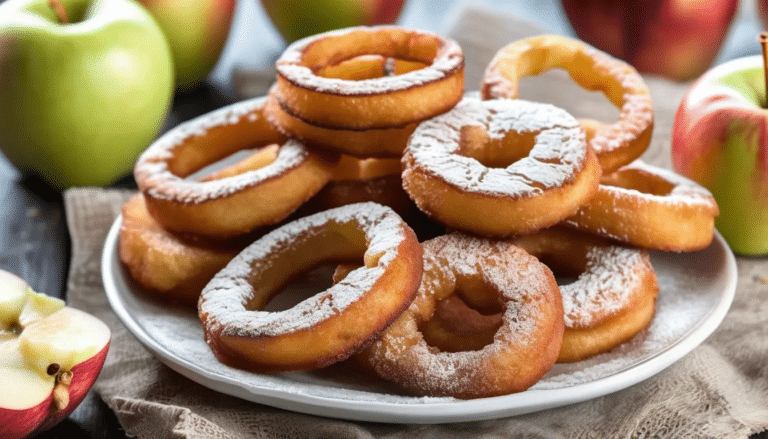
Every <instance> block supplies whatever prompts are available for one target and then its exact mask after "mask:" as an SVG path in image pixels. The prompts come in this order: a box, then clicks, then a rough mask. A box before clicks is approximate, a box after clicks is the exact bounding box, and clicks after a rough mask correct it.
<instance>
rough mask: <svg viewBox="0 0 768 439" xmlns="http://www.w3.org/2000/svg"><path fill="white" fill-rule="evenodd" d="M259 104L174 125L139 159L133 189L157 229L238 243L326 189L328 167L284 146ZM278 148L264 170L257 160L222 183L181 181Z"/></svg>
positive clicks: (295, 145)
mask: <svg viewBox="0 0 768 439" xmlns="http://www.w3.org/2000/svg"><path fill="white" fill-rule="evenodd" d="M264 102H265V99H264V98H258V99H253V100H248V101H243V102H240V103H237V104H233V105H229V106H227V107H224V108H221V109H219V110H216V111H214V112H212V113H208V114H206V115H203V116H200V117H198V118H196V119H193V120H191V121H188V122H185V123H183V124H180V125H178V126H176V127H175V128H173V129H171V130H170V131H169V132H167V133H166V134H164V135H163V136H161V137H160V138H159V139H158V140H157V141H156V142H154V143H153V144H152V145H151V146H150V147H149V148H148V149H147V150H146V151H145V152H144V153H143V154H142V155H141V156H140V157H139V160H138V162H137V163H136V167H135V169H134V176H135V178H136V183H137V184H138V186H139V189H140V190H141V192H142V193H143V194H144V197H145V200H146V203H147V208H148V209H149V212H150V213H151V214H152V216H153V217H154V218H155V219H157V221H158V222H160V223H161V224H162V225H163V226H164V227H166V228H168V229H169V230H172V231H175V232H186V233H194V234H200V235H206V236H211V237H216V238H221V237H231V236H235V235H240V234H244V233H248V232H250V231H252V230H255V229H257V228H259V227H261V226H265V225H270V224H275V223H277V222H279V221H280V220H282V219H284V218H285V217H286V216H288V215H289V214H290V213H291V212H293V211H294V210H296V209H297V208H298V207H299V206H300V205H301V204H302V203H304V202H305V201H306V200H307V199H309V198H310V197H311V196H312V195H314V194H315V193H317V191H319V190H320V188H322V187H323V185H325V183H327V182H328V180H329V179H330V177H331V173H332V169H333V163H332V162H328V161H327V160H326V158H324V157H321V156H319V155H317V154H313V153H310V152H309V151H308V150H307V149H306V148H305V147H304V145H302V144H301V143H300V142H299V141H297V140H293V139H291V140H286V137H285V136H284V135H282V134H281V133H280V132H279V131H278V130H276V129H275V128H274V127H272V125H271V124H270V123H269V122H268V121H267V120H266V119H265V118H264V117H263V115H262V108H263V105H264ZM276 143H277V144H280V146H279V148H278V150H277V154H276V157H275V160H274V161H273V162H272V163H269V164H267V165H266V166H263V162H262V161H261V160H256V161H254V163H252V164H253V165H254V166H253V167H252V168H250V169H249V166H244V165H241V166H239V167H236V168H237V171H236V172H231V173H230V175H226V176H224V177H223V178H216V179H207V180H204V181H193V180H189V179H185V177H187V176H189V175H191V174H193V173H195V172H197V171H198V170H200V169H202V168H204V167H206V166H208V165H210V164H212V163H215V162H217V161H218V160H221V159H223V158H225V157H228V156H230V155H231V154H233V153H235V152H238V151H241V150H245V149H251V148H260V147H263V146H267V145H271V144H276Z"/></svg>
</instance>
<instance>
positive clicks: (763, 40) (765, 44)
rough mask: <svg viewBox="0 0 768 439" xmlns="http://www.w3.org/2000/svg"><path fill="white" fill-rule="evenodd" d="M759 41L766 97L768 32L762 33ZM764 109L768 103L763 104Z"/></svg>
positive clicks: (767, 89)
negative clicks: (761, 51)
mask: <svg viewBox="0 0 768 439" xmlns="http://www.w3.org/2000/svg"><path fill="white" fill-rule="evenodd" d="M758 40H759V41H760V46H761V47H762V49H763V78H764V80H765V93H763V96H766V93H768V32H760V36H759V37H758ZM762 107H763V108H768V101H766V102H763V105H762Z"/></svg>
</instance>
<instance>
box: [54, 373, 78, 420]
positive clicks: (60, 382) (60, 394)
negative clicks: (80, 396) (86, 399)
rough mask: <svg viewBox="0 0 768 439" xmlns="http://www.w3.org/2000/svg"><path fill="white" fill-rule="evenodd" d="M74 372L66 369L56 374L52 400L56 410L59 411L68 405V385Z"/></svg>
mask: <svg viewBox="0 0 768 439" xmlns="http://www.w3.org/2000/svg"><path fill="white" fill-rule="evenodd" d="M73 377H74V374H73V373H72V371H70V370H67V371H64V372H61V373H59V374H58V375H56V386H55V387H54V388H53V402H54V404H55V405H56V410H58V411H61V410H64V409H65V408H67V406H68V405H69V385H70V384H71V383H72V378H73Z"/></svg>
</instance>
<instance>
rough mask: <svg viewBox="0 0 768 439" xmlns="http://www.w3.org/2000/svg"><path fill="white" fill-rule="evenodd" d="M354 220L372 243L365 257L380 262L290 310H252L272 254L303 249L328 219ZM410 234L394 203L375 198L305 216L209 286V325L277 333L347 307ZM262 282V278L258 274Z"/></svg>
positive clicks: (249, 333)
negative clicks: (255, 286)
mask: <svg viewBox="0 0 768 439" xmlns="http://www.w3.org/2000/svg"><path fill="white" fill-rule="evenodd" d="M329 222H334V223H338V224H346V223H354V224H356V226H357V227H358V229H359V230H360V231H361V232H362V233H364V235H365V239H366V241H367V243H368V248H367V251H366V254H365V256H364V258H365V259H366V260H368V259H373V260H374V261H375V265H373V266H371V267H369V268H366V267H361V268H358V269H356V270H354V271H352V272H351V273H350V274H349V275H348V276H347V277H346V278H345V279H344V280H343V281H342V282H339V283H337V284H336V285H334V286H332V287H331V288H329V289H328V290H326V291H324V292H321V293H318V294H316V295H314V296H312V297H310V298H308V299H306V300H304V301H302V302H301V303H299V304H298V305H296V306H294V307H292V308H290V309H287V310H285V311H277V312H266V311H258V310H249V309H247V303H248V302H249V301H250V300H251V299H252V297H253V294H254V289H253V285H252V284H251V283H250V281H249V279H251V278H252V277H254V273H262V272H266V271H267V270H269V269H270V264H271V262H270V261H271V260H272V259H271V257H272V256H273V255H275V254H277V253H280V252H285V251H311V250H310V249H308V248H302V243H306V242H307V241H308V240H309V239H311V237H312V236H313V235H317V234H321V233H323V231H324V228H325V226H326V224H328V223H329ZM404 239H405V234H404V231H403V226H402V220H400V218H399V217H398V216H397V215H396V214H395V213H394V212H393V211H392V210H391V209H389V208H387V207H384V206H381V205H379V204H375V203H360V204H353V205H348V206H344V207H340V208H337V209H332V210H328V211H325V212H320V213H318V214H315V215H311V216H308V217H304V218H301V219H299V220H296V221H294V222H292V223H289V224H287V225H285V226H283V227H280V228H278V229H276V230H274V231H273V232H271V233H269V234H267V235H265V236H264V237H262V238H261V239H259V240H257V241H256V242H254V243H253V244H251V245H250V246H248V247H247V248H246V249H245V250H243V251H242V252H241V253H240V254H239V255H238V256H236V257H235V258H234V259H233V260H232V261H231V262H230V263H229V264H228V265H227V266H226V267H225V268H224V269H223V270H222V271H221V272H219V273H218V274H217V275H216V276H215V277H214V278H213V279H212V280H211V282H210V283H209V284H208V285H207V286H206V287H205V288H204V290H203V292H202V294H201V298H200V302H199V309H200V313H201V315H203V314H204V315H207V316H208V329H209V330H211V331H214V332H221V333H222V334H223V335H233V336H243V337H258V336H276V335H281V334H287V333H290V332H294V331H299V330H302V329H307V328H310V327H312V326H314V325H316V324H318V323H319V322H321V321H323V320H325V319H327V318H329V317H330V316H332V315H335V314H338V313H341V312H343V311H344V310H345V309H346V308H347V307H348V306H349V305H350V304H351V303H353V302H355V301H356V300H358V299H359V297H360V296H362V294H364V293H365V292H366V291H367V290H369V289H370V288H371V286H372V285H373V284H374V283H375V282H376V281H377V280H378V279H379V277H381V275H382V274H383V273H384V271H385V270H386V268H387V266H388V265H389V264H390V263H391V261H392V260H393V259H394V258H395V257H397V248H398V246H399V245H400V243H401V242H402V241H403V240H404ZM254 281H258V279H254Z"/></svg>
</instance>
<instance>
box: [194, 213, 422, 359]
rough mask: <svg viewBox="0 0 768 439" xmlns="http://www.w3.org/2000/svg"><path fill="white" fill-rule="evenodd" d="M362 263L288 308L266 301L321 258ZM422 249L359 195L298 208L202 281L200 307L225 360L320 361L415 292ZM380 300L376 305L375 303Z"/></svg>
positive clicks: (369, 335)
mask: <svg viewBox="0 0 768 439" xmlns="http://www.w3.org/2000/svg"><path fill="white" fill-rule="evenodd" d="M359 258H362V259H363V261H364V266H363V267H361V268H359V269H356V270H354V271H352V272H351V273H350V275H349V276H347V278H346V279H345V280H344V281H343V282H340V283H338V284H336V285H334V286H332V287H331V288H329V289H328V290H326V291H323V292H320V293H318V294H316V295H314V296H312V297H310V298H307V299H305V300H304V301H302V302H300V303H299V304H297V305H296V306H294V307H292V308H289V309H287V310H284V311H275V312H267V311H260V310H261V309H262V308H263V307H264V306H265V305H266V304H267V302H268V301H269V300H270V298H271V297H272V296H273V295H274V294H275V293H276V292H277V291H278V290H279V289H280V287H281V286H283V285H284V284H285V283H286V282H288V280H289V279H290V277H291V276H293V275H294V274H296V273H299V272H301V271H305V270H307V269H310V268H312V267H314V266H316V265H319V264H321V263H323V262H330V261H339V260H341V261H344V260H355V259H359ZM421 260H422V249H421V245H420V244H419V243H418V241H417V240H416V236H415V235H414V234H413V231H412V230H411V229H410V228H409V227H408V225H406V224H405V223H404V222H403V221H402V219H400V217H398V216H397V214H395V213H394V212H393V211H392V210H391V209H389V208H387V207H384V206H381V205H378V204H375V203H361V204H353V205H349V206H345V207H340V208H337V209H331V210H328V211H325V212H321V213H318V214H315V215H311V216H308V217H304V218H300V219H298V220H296V221H294V222H292V223H288V224H287V225H285V226H282V227H280V228H278V229H276V230H274V231H272V232H270V233H268V234H267V235H265V236H264V237H262V238H260V239H259V240H257V241H256V242H254V243H253V244H251V245H250V246H248V247H247V248H246V249H245V250H243V251H242V252H241V253H240V254H239V255H238V256H236V257H235V258H234V259H233V260H232V261H231V262H230V263H229V264H228V265H227V266H226V267H225V268H224V269H223V270H221V271H220V272H219V273H218V274H217V275H216V276H215V277H214V278H213V279H212V280H211V282H210V283H209V284H208V285H207V286H206V287H205V289H204V290H203V292H202V294H201V295H200V301H199V302H198V312H199V315H200V319H201V322H202V325H203V329H204V332H205V339H206V341H207V342H208V344H209V345H210V347H211V349H212V350H213V353H214V354H215V355H216V357H217V358H218V359H219V360H220V361H222V362H223V363H226V364H229V365H232V366H234V367H239V368H242V369H247V370H252V371H258V372H279V371H287V370H304V369H314V368H318V367H323V366H327V365H330V364H332V363H335V362H337V361H340V360H343V359H345V358H347V357H348V356H349V355H351V354H352V353H354V352H355V351H357V350H359V349H360V348H362V347H363V346H364V345H365V344H366V343H368V342H370V341H371V340H373V339H374V338H375V337H377V336H378V334H380V333H381V332H382V331H383V330H384V329H385V328H386V327H387V326H388V325H389V323H390V322H392V321H393V320H394V319H395V318H397V316H398V315H400V313H401V312H402V311H403V310H404V309H405V308H407V307H408V306H409V304H410V303H411V301H412V300H413V298H414V296H415V294H416V290H417V289H418V286H419V282H420V280H421V274H422V262H421ZM372 310H375V311H372Z"/></svg>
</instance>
